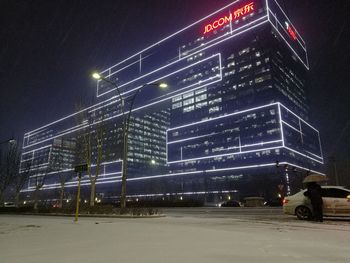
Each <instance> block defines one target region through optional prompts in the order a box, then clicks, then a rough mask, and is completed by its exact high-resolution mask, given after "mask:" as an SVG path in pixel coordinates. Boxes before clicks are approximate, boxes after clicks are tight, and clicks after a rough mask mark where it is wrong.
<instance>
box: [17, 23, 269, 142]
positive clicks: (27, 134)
mask: <svg viewBox="0 0 350 263" xmlns="http://www.w3.org/2000/svg"><path fill="white" fill-rule="evenodd" d="M267 22H269V21H268V20H266V21H263V22H261V23H260V24H257V25H255V26H253V27H251V28H249V29H246V30H244V31H241V32H239V33H237V34H235V35H232V36H231V37H230V38H234V37H236V36H238V35H241V34H243V33H245V32H247V31H249V30H252V29H254V28H255V27H258V26H261V25H263V24H265V23H267ZM226 40H227V39H224V40H222V41H220V42H218V43H216V44H215V45H217V44H219V43H221V42H223V41H226ZM210 47H212V46H209V47H207V48H210ZM201 51H202V50H200V51H198V52H201ZM198 52H197V53H198ZM192 55H193V54H192ZM160 79H161V78H160ZM213 83H215V81H214V82H213ZM213 83H209V84H206V85H205V86H209V85H210V84H213ZM201 87H203V86H201ZM201 87H197V88H196V89H199V88H201ZM193 90H195V89H193ZM128 92H130V91H128ZM187 92H189V91H187ZM115 98H117V96H114V97H111V98H109V99H107V100H105V101H103V102H100V103H97V104H95V105H93V106H90V107H88V108H85V109H83V110H80V111H79V112H76V113H73V114H71V115H68V116H66V117H63V118H61V119H59V120H57V121H54V122H51V123H49V124H47V125H44V126H42V127H40V128H37V129H35V130H33V131H31V132H28V133H26V134H25V137H27V136H29V135H31V133H33V132H36V131H38V130H41V129H43V128H47V127H49V126H51V125H53V124H56V123H58V122H60V121H63V120H65V119H67V118H70V117H73V116H75V115H77V114H80V113H82V112H84V111H85V110H88V109H91V108H93V107H95V106H97V105H101V104H103V103H106V102H108V101H110V100H113V99H115ZM171 98H172V97H171ZM171 98H169V99H171ZM163 101H164V100H161V101H159V102H163ZM154 104H155V103H152V104H150V105H154ZM150 105H147V106H150ZM142 108H145V106H143V107H141V108H139V109H142ZM116 117H119V115H118V116H113V117H111V118H108V119H106V120H104V121H107V120H110V119H113V118H116ZM94 124H96V123H94ZM85 127H87V126H85ZM85 127H82V128H85ZM82 128H79V129H74V130H72V131H71V132H75V131H78V130H80V129H82ZM72 129H73V128H72ZM39 132H40V131H39ZM69 133H70V132H67V133H64V134H60V135H59V136H58V135H57V136H54V137H51V138H48V139H46V140H43V141H40V142H37V143H35V144H31V145H27V146H25V147H23V148H28V147H32V146H35V145H37V144H40V143H42V142H45V141H48V140H51V139H54V138H57V137H60V136H63V135H66V134H69Z"/></svg>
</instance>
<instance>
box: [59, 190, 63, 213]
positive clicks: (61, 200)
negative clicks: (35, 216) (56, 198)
mask: <svg viewBox="0 0 350 263" xmlns="http://www.w3.org/2000/svg"><path fill="white" fill-rule="evenodd" d="M63 197H64V185H61V190H60V203H59V208H62V207H63Z"/></svg>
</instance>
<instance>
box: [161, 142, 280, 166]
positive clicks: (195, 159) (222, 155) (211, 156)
mask: <svg viewBox="0 0 350 263" xmlns="http://www.w3.org/2000/svg"><path fill="white" fill-rule="evenodd" d="M282 148H283V146H278V147H270V148H263V149H255V150H250V151H239V152H231V153H225V154H217V155H208V156H203V157H197V158H191V159H183V160H178V161H171V162H167V163H168V164H174V163H185V162H192V161H199V160H205V159H214V158H220V157H227V156H234V155H241V154H246V153H255V152H262V151H269V150H277V149H282Z"/></svg>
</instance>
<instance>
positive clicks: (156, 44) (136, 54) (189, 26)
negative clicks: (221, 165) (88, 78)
mask: <svg viewBox="0 0 350 263" xmlns="http://www.w3.org/2000/svg"><path fill="white" fill-rule="evenodd" d="M238 2H240V0H236V1H234V2H233V3H231V4H228V5H226V6H224V7H223V8H221V9H219V10H216V11H215V12H213V13H211V14H209V15H207V16H206V17H204V18H202V19H200V20H197V21H196V22H194V23H192V24H190V25H188V26H187V27H185V28H183V29H181V30H179V31H177V32H175V33H173V34H171V35H170V36H168V37H165V38H163V39H161V40H160V41H158V42H156V43H154V44H153V45H150V46H148V47H147V48H145V49H143V50H141V51H139V52H137V53H135V54H134V55H132V56H130V57H128V58H126V59H124V60H123V61H121V62H118V63H117V64H115V65H113V66H111V67H109V68H108V69H105V70H104V71H101V72H100V74H104V73H106V72H108V71H111V70H112V69H113V68H115V67H117V66H119V65H121V64H122V63H124V62H126V61H128V60H129V59H131V58H134V57H136V56H139V55H140V54H142V53H144V52H145V51H147V50H149V49H151V48H153V47H156V46H158V45H159V44H161V43H162V42H165V41H166V40H168V39H171V38H172V37H174V36H176V35H178V34H180V33H182V32H184V31H186V30H187V29H189V28H191V27H193V26H195V25H197V24H199V23H201V22H203V21H205V20H206V19H208V18H210V17H211V16H213V15H215V14H217V13H219V12H221V11H223V10H225V9H227V8H229V7H230V6H233V5H235V4H236V3H238Z"/></svg>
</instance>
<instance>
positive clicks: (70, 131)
mask: <svg viewBox="0 0 350 263" xmlns="http://www.w3.org/2000/svg"><path fill="white" fill-rule="evenodd" d="M216 56H217V57H218V58H219V66H220V77H219V79H218V80H216V81H212V80H211V79H213V78H215V77H217V76H214V77H209V78H208V79H206V80H204V81H198V82H196V83H193V84H191V85H189V86H186V87H184V88H181V89H179V90H177V91H176V92H178V91H180V90H183V89H188V88H189V87H192V86H195V85H198V84H202V86H200V87H203V85H204V86H208V85H211V84H213V83H216V82H220V81H222V64H221V63H222V62H221V54H220V53H216V54H213V55H211V56H209V57H207V58H205V59H203V60H200V61H197V62H195V63H192V64H190V65H188V66H186V67H185V68H182V69H179V70H177V71H175V72H172V73H169V74H168V75H165V76H162V77H161V78H158V79H155V80H153V81H151V83H152V82H156V81H158V80H161V79H164V78H166V77H169V76H171V75H174V74H176V73H179V72H181V71H183V70H186V69H188V68H190V67H192V66H196V65H197V64H200V63H202V62H204V61H207V60H210V59H212V58H214V57H216ZM206 81H209V82H208V83H204V82H206ZM211 81H212V82H211ZM200 87H197V88H195V89H199V88H200ZM139 88H140V87H137V88H135V89H132V90H129V91H127V92H124V93H122V95H125V94H128V93H130V92H132V91H135V90H138V89H139ZM195 89H193V90H195ZM189 91H190V90H188V91H186V92H189ZM169 94H171V93H169ZM176 96H178V95H176ZM173 97H174V96H173ZM173 97H169V98H166V99H165V100H168V99H172V98H173ZM111 99H115V97H112V98H110V99H108V100H106V101H104V102H101V103H98V104H95V105H93V106H91V107H88V108H86V109H83V110H81V111H79V112H77V113H74V114H71V115H68V116H67V117H64V118H62V119H60V120H58V121H55V122H52V123H50V124H48V125H45V126H42V127H41V128H47V127H48V126H50V125H53V124H56V123H57V122H60V121H63V120H65V119H67V118H71V117H73V116H75V115H77V114H80V113H82V112H84V111H86V110H88V109H91V108H93V109H92V110H91V111H95V110H97V109H95V108H94V106H96V105H100V104H103V103H105V102H109V101H110V100H111ZM165 100H164V99H163V100H160V101H158V102H157V103H160V102H163V101H165ZM118 101H119V99H117V100H116V101H115V102H118ZM113 103H114V102H109V103H108V104H106V105H103V106H102V107H106V106H109V105H111V104H113ZM154 104H155V103H150V104H147V105H145V106H147V107H148V106H151V105H154ZM145 106H142V107H140V108H137V109H134V110H133V112H134V111H136V110H138V109H141V108H145ZM100 108H101V107H100ZM91 111H90V112H91ZM121 115H122V114H118V115H115V116H112V117H110V118H107V119H104V120H103V121H107V120H110V119H114V118H118V117H119V116H121ZM98 123H100V122H94V123H93V124H86V125H84V124H79V125H76V126H74V127H71V128H68V129H66V130H63V131H61V133H60V134H58V135H55V136H52V137H50V138H46V139H44V140H42V141H39V142H36V143H32V144H30V145H26V146H25V147H23V148H24V149H26V148H29V147H33V146H35V145H38V144H41V143H43V142H46V141H50V140H52V139H55V138H58V137H62V136H64V135H67V134H69V133H73V132H76V131H78V130H80V129H84V128H86V127H88V126H90V125H96V124H98ZM78 127H79V128H78ZM41 128H38V129H36V130H34V131H37V130H39V129H41ZM39 132H40V131H39ZM39 132H38V133H39ZM29 136H30V135H29ZM28 138H29V137H28Z"/></svg>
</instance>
